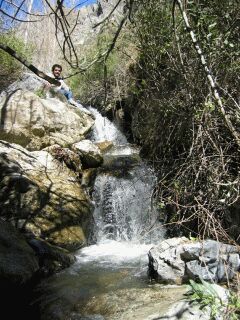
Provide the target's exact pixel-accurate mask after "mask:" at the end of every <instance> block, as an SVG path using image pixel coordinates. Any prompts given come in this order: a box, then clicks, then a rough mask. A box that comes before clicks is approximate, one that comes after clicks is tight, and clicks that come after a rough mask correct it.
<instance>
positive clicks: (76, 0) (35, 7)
mask: <svg viewBox="0 0 240 320" xmlns="http://www.w3.org/2000/svg"><path fill="white" fill-rule="evenodd" d="M22 1H23V0H13V3H14V4H16V5H20V4H21V3H22ZM31 1H32V0H25V3H24V5H23V6H22V8H21V9H23V10H26V9H27V7H28V5H29V3H30V2H31ZM49 2H50V3H53V4H54V3H56V0H49ZM96 2H97V0H64V5H65V6H66V7H69V8H73V7H75V6H76V10H77V8H80V7H82V6H87V5H90V4H93V3H96ZM43 3H44V0H33V2H32V11H34V12H38V13H41V12H43V8H44V7H43ZM1 10H2V11H1ZM16 11H17V8H16V6H15V7H14V5H12V4H10V2H9V1H5V0H0V19H1V20H2V22H3V26H4V28H5V29H8V28H11V25H12V19H11V18H9V17H7V16H6V15H5V14H3V12H5V13H6V14H9V15H10V16H14V15H15V13H16ZM16 17H17V18H19V19H26V15H25V14H24V12H23V11H19V12H18V13H17V16H16ZM32 17H33V16H32Z"/></svg>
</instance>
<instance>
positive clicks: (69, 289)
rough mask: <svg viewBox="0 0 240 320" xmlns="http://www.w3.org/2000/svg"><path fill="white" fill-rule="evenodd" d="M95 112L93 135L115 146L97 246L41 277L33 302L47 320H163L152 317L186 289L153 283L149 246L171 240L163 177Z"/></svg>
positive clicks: (96, 196) (101, 189)
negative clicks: (163, 210)
mask: <svg viewBox="0 0 240 320" xmlns="http://www.w3.org/2000/svg"><path fill="white" fill-rule="evenodd" d="M90 110H91V112H93V113H94V115H95V118H96V121H95V127H94V130H93V133H92V136H91V140H93V141H94V142H101V141H106V140H107V141H112V142H113V144H114V147H112V148H111V149H110V151H108V152H107V154H106V156H105V158H104V163H103V167H102V168H101V169H99V173H98V175H97V177H96V180H95V184H94V188H93V192H92V200H93V202H94V205H95V210H94V228H93V234H92V239H93V240H92V244H91V245H89V246H88V247H85V248H83V249H81V250H79V251H77V252H75V256H76V258H77V261H76V262H75V263H74V264H73V265H72V266H71V267H70V268H68V269H65V270H63V271H62V272H60V273H58V274H55V275H54V276H52V277H50V278H47V279H45V280H43V281H42V282H41V284H40V285H39V286H38V289H37V295H38V297H37V298H36V299H35V302H34V303H35V304H38V305H39V309H40V314H41V319H42V320H48V319H49V320H50V319H51V320H53V319H54V320H58V319H59V320H60V319H61V320H63V319H64V320H80V319H82V320H85V319H89V320H90V319H91V320H103V319H106V320H108V319H109V320H115V319H125V320H131V319H138V320H140V319H158V318H154V317H151V318H148V317H147V316H148V315H149V314H150V315H151V314H154V312H155V311H156V308H157V309H159V310H160V309H161V311H162V312H164V310H166V309H167V307H168V306H169V304H171V299H172V296H174V298H175V299H176V297H178V295H179V296H181V294H182V289H181V288H180V287H176V286H175V287H174V286H173V287H172V286H165V287H163V286H161V285H158V284H155V285H152V284H151V283H150V282H149V279H148V274H147V269H148V251H149V249H150V248H151V247H152V246H153V244H156V243H158V242H160V241H161V240H162V239H163V238H164V230H163V228H162V226H161V223H160V222H159V219H158V213H157V210H156V209H155V207H154V201H153V200H152V193H153V189H154V185H155V182H156V177H155V174H154V171H153V170H152V168H150V167H149V166H148V165H147V164H146V163H144V161H142V160H141V159H140V157H139V149H138V148H137V147H136V146H133V145H130V144H128V142H127V139H126V137H125V136H124V135H123V134H122V133H121V132H120V131H119V130H118V129H117V127H116V126H115V125H114V124H113V123H112V122H110V121H109V120H108V119H107V118H105V117H103V116H102V115H101V114H100V113H99V112H98V111H97V110H96V109H94V108H90ZM163 293H164V294H163ZM159 319H160V318H159Z"/></svg>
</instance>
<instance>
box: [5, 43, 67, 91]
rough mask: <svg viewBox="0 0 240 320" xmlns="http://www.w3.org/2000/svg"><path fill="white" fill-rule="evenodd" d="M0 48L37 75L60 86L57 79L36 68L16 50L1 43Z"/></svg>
mask: <svg viewBox="0 0 240 320" xmlns="http://www.w3.org/2000/svg"><path fill="white" fill-rule="evenodd" d="M0 49H2V50H3V51H5V52H7V53H8V54H9V55H11V56H12V57H14V58H15V59H17V60H18V61H19V62H21V63H22V64H23V65H24V66H25V67H27V68H28V69H30V70H31V71H32V72H33V73H35V74H36V75H37V76H38V77H40V78H42V79H44V80H46V81H48V82H49V83H51V84H54V85H55V86H60V85H61V83H60V82H59V81H57V80H56V79H54V78H52V77H49V76H48V75H46V74H45V73H44V72H42V71H40V70H38V69H37V68H36V67H35V66H34V65H32V64H30V63H29V62H28V61H27V60H26V59H24V58H22V57H20V56H19V55H18V54H17V53H16V51H14V50H13V49H12V48H10V47H8V46H6V45H4V44H1V43H0Z"/></svg>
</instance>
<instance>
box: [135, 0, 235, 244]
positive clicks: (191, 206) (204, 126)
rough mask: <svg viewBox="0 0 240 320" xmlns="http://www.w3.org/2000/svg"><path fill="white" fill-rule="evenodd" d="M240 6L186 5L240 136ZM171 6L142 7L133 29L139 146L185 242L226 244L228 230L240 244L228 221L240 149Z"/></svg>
mask: <svg viewBox="0 0 240 320" xmlns="http://www.w3.org/2000/svg"><path fill="white" fill-rule="evenodd" d="M237 2H238V1H233V0H226V1H218V0H213V1H207V0H203V1H183V4H184V8H185V10H186V13H187V16H188V18H189V21H190V24H191V27H192V29H193V30H194V33H195V35H196V38H197V40H198V43H199V46H200V48H201V49H202V52H203V53H204V56H205V58H206V61H207V65H208V67H209V69H210V70H211V72H212V74H213V77H214V78H215V79H216V80H217V84H218V91H219V94H220V96H221V99H222V103H223V108H224V112H225V114H227V116H228V117H229V119H230V120H231V122H232V124H233V126H234V128H235V129H236V131H237V132H239V130H238V129H239V127H240V112H239V110H240V107H239V94H238V91H239V90H238V87H239V67H240V63H239V60H240V42H239V40H238V38H239V31H240V30H239V19H240V17H239V10H238V7H239V4H238V3H237ZM172 5H173V1H167V0H160V1H159V0H148V1H147V0H141V1H140V0H139V1H138V10H137V13H136V15H135V20H134V24H135V36H136V45H137V47H138V52H139V56H138V60H137V66H136V68H135V69H136V72H135V79H136V80H135V84H134V85H133V86H132V87H130V92H129V93H130V95H132V96H133V97H134V99H133V101H134V105H133V107H132V114H133V115H134V116H133V118H134V123H133V125H132V129H133V135H134V139H135V141H137V142H138V143H140V144H141V146H142V154H143V155H145V156H146V157H148V158H149V159H150V160H152V161H153V163H154V165H155V168H156V170H157V171H158V176H159V185H158V187H157V190H158V193H156V194H157V197H158V198H159V199H160V201H161V202H164V203H165V208H166V214H167V215H168V221H171V222H179V220H180V221H184V222H182V223H181V225H182V226H184V227H183V228H182V229H181V232H183V233H184V234H185V235H186V236H187V235H188V233H189V231H192V232H194V233H198V232H199V233H200V234H201V236H202V235H204V237H207V236H208V237H211V238H212V237H216V238H218V239H221V240H223V241H229V238H228V232H226V231H225V230H226V229H228V230H229V235H232V236H234V237H235V239H238V241H239V238H237V237H238V235H236V236H235V234H233V233H230V230H231V227H232V223H231V221H230V220H229V216H230V215H229V210H231V207H230V206H231V204H232V203H238V201H239V197H240V196H239V192H238V190H237V189H236V188H234V186H235V183H239V181H240V174H239V172H240V168H239V163H240V153H239V149H238V147H237V145H236V143H235V141H234V139H233V137H232V134H231V132H230V130H229V128H228V126H226V122H225V121H224V118H223V116H222V114H223V113H222V110H221V109H220V108H219V106H218V105H217V103H216V100H215V98H214V95H213V92H212V91H211V88H210V85H209V81H208V79H207V75H206V72H205V70H204V68H203V66H202V64H201V59H200V57H199V55H198V54H197V52H196V50H195V48H194V45H193V43H192V40H191V37H190V35H189V33H188V32H187V30H186V28H185V25H184V22H183V18H182V16H181V14H180V10H179V9H178V6H177V5H176V8H175V14H174V17H175V29H174V26H173V17H172V8H173V7H172ZM237 181H238V182H237ZM209 217H211V219H210V220H209ZM188 219H189V221H188ZM206 224H207V227H206ZM216 225H217V226H218V227H217V228H216V227H215V226H216ZM185 227H186V228H185ZM221 228H222V229H221ZM172 229H174V228H172ZM176 229H177V232H178V230H179V224H177V226H176ZM171 232H172V231H171ZM173 235H174V236H176V233H174V232H173Z"/></svg>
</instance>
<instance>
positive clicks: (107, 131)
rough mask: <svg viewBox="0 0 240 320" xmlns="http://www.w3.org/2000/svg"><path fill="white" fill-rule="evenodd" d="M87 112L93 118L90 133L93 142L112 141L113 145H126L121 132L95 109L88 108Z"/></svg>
mask: <svg viewBox="0 0 240 320" xmlns="http://www.w3.org/2000/svg"><path fill="white" fill-rule="evenodd" d="M88 110H89V111H91V112H92V113H93V114H94V116H95V124H94V127H93V133H92V140H93V141H95V142H102V141H113V142H114V143H115V145H116V144H127V143H128V142H127V139H126V137H125V136H124V135H123V134H122V132H121V131H120V130H118V129H117V128H116V126H115V125H114V124H113V123H112V122H111V121H110V120H109V119H108V118H107V117H103V116H102V115H101V113H100V112H98V111H97V109H95V108H92V107H89V108H88Z"/></svg>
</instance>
